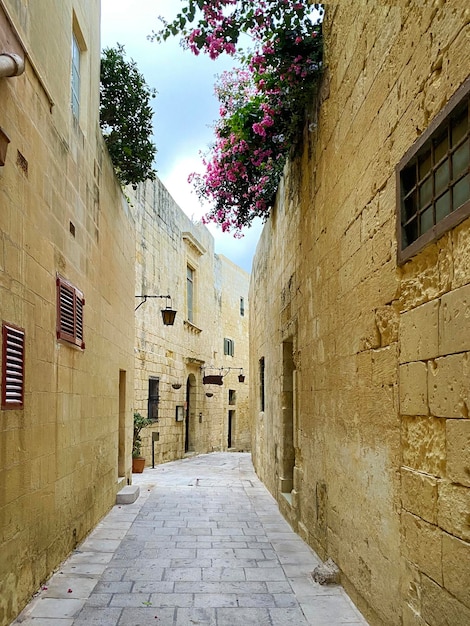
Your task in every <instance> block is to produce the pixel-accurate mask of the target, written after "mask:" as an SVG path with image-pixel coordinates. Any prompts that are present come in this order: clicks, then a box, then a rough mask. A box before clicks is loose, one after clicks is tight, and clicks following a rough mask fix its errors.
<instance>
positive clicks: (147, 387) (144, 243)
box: [129, 179, 251, 466]
mask: <svg viewBox="0 0 470 626" xmlns="http://www.w3.org/2000/svg"><path fill="white" fill-rule="evenodd" d="M129 193H130V195H131V205H132V207H133V209H132V210H133V213H134V217H135V223H136V286H135V295H136V296H140V297H136V307H139V308H138V309H137V310H136V313H135V315H136V322H135V323H136V348H135V408H136V410H137V411H138V412H139V413H141V415H143V416H144V417H149V418H151V419H153V420H155V421H154V423H153V424H152V425H150V426H149V427H147V428H146V429H145V430H143V431H142V442H143V456H144V457H145V458H146V464H147V466H148V465H150V463H152V464H158V463H162V462H165V461H173V460H175V459H180V458H182V457H183V456H184V455H185V454H192V453H205V452H212V451H218V450H228V449H233V450H237V451H240V450H249V449H250V444H251V436H250V430H249V413H248V380H249V377H248V366H249V357H248V321H249V315H248V314H249V307H248V289H249V274H247V273H246V272H245V271H244V270H242V269H241V268H239V267H238V266H236V265H235V264H233V263H232V262H231V261H230V260H229V259H227V258H225V257H224V256H222V255H217V254H214V240H213V237H212V235H211V234H210V232H209V231H208V230H207V228H206V227H205V226H203V225H202V224H199V223H194V222H192V221H191V220H190V219H189V218H188V217H187V216H186V215H185V214H184V213H183V211H182V210H181V209H180V208H179V206H178V205H177V204H176V203H175V201H174V200H173V198H172V197H171V196H170V194H169V193H168V191H167V190H166V188H165V187H164V186H163V184H162V183H161V181H159V180H158V179H157V180H156V181H155V182H150V181H148V182H146V183H145V184H142V185H139V187H138V188H137V190H136V192H132V190H129ZM145 295H149V296H150V298H148V299H147V300H146V301H145V299H144V297H143V296H145ZM155 295H157V296H163V297H162V298H152V297H151V296H155ZM166 296H170V298H166ZM140 303H142V304H141V305H140ZM139 305H140V306H139ZM170 305H171V306H172V307H173V310H176V311H177V313H176V317H175V321H174V324H173V325H167V326H166V325H164V324H163V322H162V315H161V310H162V309H165V308H166V307H167V306H168V307H169V306H170ZM210 376H218V377H219V378H218V379H212V378H208V377H210ZM239 377H241V378H239ZM243 378H244V380H243ZM212 380H216V382H217V383H222V384H213V383H212V382H211V381H212ZM242 381H243V382H242Z"/></svg>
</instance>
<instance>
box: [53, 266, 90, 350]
mask: <svg viewBox="0 0 470 626" xmlns="http://www.w3.org/2000/svg"><path fill="white" fill-rule="evenodd" d="M84 306H85V299H84V297H83V294H82V292H81V291H79V290H78V289H77V288H76V287H74V286H73V285H72V284H70V283H69V282H68V281H66V280H65V279H64V278H61V277H60V276H58V277H57V339H62V340H63V341H66V342H67V343H72V344H74V345H76V346H78V347H79V348H82V349H83V348H85V343H84V341H83V307H84Z"/></svg>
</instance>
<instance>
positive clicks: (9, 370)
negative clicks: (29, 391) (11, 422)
mask: <svg viewBox="0 0 470 626" xmlns="http://www.w3.org/2000/svg"><path fill="white" fill-rule="evenodd" d="M23 406H24V330H23V329H22V328H18V327H16V326H13V325H12V324H6V323H3V324H2V409H22V408H23Z"/></svg>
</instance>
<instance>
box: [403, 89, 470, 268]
mask: <svg viewBox="0 0 470 626" xmlns="http://www.w3.org/2000/svg"><path fill="white" fill-rule="evenodd" d="M469 92H470V78H469V79H468V80H467V81H466V82H465V83H464V85H462V87H461V88H460V89H459V90H458V91H457V92H456V94H455V95H454V96H453V97H452V98H451V100H450V101H449V103H448V105H447V106H446V107H445V108H444V109H443V110H442V111H441V113H440V114H439V115H438V116H437V117H436V119H435V121H434V122H433V123H432V124H431V126H430V127H429V129H428V130H427V131H425V132H424V133H423V134H422V135H421V137H420V138H419V140H418V141H417V142H416V144H415V145H414V146H413V147H412V148H411V149H410V151H408V153H407V154H406V155H405V156H404V157H403V159H402V160H401V161H400V163H399V164H398V166H397V185H398V190H399V204H400V225H399V231H398V240H399V250H398V260H399V262H404V261H406V260H407V259H409V258H410V257H411V256H413V255H414V254H416V253H417V252H419V251H420V250H421V249H422V248H423V247H424V246H425V245H427V244H428V243H430V242H431V241H435V240H436V239H438V238H439V237H441V236H442V235H443V234H444V233H445V232H446V231H448V230H449V229H451V228H453V227H454V226H456V225H457V224H459V223H460V222H462V221H463V220H464V219H466V218H467V217H468V216H469V215H470V105H469Z"/></svg>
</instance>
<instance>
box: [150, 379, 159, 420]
mask: <svg viewBox="0 0 470 626" xmlns="http://www.w3.org/2000/svg"><path fill="white" fill-rule="evenodd" d="M159 390H160V380H159V379H158V378H153V377H151V378H149V398H148V418H149V419H150V420H155V421H156V422H157V421H158V404H159V402H160V395H159Z"/></svg>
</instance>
